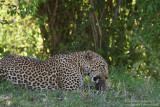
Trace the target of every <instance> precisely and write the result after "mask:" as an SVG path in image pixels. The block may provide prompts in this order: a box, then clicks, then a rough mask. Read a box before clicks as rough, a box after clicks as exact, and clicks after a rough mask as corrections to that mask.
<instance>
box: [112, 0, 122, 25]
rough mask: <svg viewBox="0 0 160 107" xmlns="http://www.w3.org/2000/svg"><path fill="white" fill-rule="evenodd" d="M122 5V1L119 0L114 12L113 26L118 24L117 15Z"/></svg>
mask: <svg viewBox="0 0 160 107" xmlns="http://www.w3.org/2000/svg"><path fill="white" fill-rule="evenodd" d="M120 3H121V0H118V3H117V5H116V7H115V11H114V18H113V23H112V25H113V24H114V23H115V22H116V17H117V14H118V12H119V7H120Z"/></svg>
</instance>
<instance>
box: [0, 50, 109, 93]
mask: <svg viewBox="0 0 160 107" xmlns="http://www.w3.org/2000/svg"><path fill="white" fill-rule="evenodd" d="M87 75H88V76H89V77H90V79H91V81H92V82H94V83H95V82H96V81H97V80H96V77H97V76H98V77H101V78H103V80H104V81H105V80H107V79H108V78H109V74H108V64H107V62H106V61H105V59H104V58H103V57H102V56H101V55H99V54H98V53H96V52H93V51H91V50H88V51H79V52H71V53H66V54H55V55H53V56H52V57H50V58H48V59H47V60H44V61H42V60H40V59H38V58H33V57H28V56H21V55H7V56H5V57H3V58H2V59H0V80H2V81H10V82H11V83H13V84H17V85H19V86H22V87H25V88H29V89H33V90H51V91H53V90H68V91H72V90H79V89H83V86H84V80H83V79H84V78H85V76H87Z"/></svg>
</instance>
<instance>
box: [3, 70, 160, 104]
mask: <svg viewBox="0 0 160 107" xmlns="http://www.w3.org/2000/svg"><path fill="white" fill-rule="evenodd" d="M124 71H126V70H125V69H122V68H115V67H112V68H110V79H109V80H108V81H107V83H108V86H109V87H110V88H112V89H113V90H114V92H112V91H106V92H104V93H96V92H95V91H92V90H91V91H88V92H83V91H80V90H79V91H73V92H67V91H53V92H51V91H40V90H35V91H33V90H29V89H23V88H21V87H19V86H17V85H13V84H12V83H10V82H4V81H0V107H6V106H13V107H18V106H20V107H95V106H96V107H106V106H107V107H110V106H116V107H124V106H127V107H128V106H136V107H139V106H145V107H147V106H157V107H158V106H160V83H158V82H155V81H154V80H151V79H148V78H146V79H144V78H141V79H140V78H133V76H132V75H131V74H126V73H124ZM61 96H63V97H62V98H61Z"/></svg>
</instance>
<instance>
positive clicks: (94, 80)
mask: <svg viewBox="0 0 160 107" xmlns="http://www.w3.org/2000/svg"><path fill="white" fill-rule="evenodd" d="M99 80H104V79H103V78H102V77H101V76H100V75H98V76H93V77H92V78H91V81H92V82H95V83H98V81H99Z"/></svg>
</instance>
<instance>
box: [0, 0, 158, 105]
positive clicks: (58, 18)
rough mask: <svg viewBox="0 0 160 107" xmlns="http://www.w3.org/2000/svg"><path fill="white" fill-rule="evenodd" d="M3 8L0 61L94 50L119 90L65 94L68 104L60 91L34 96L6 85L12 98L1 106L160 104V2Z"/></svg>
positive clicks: (92, 0)
mask: <svg viewBox="0 0 160 107" xmlns="http://www.w3.org/2000/svg"><path fill="white" fill-rule="evenodd" d="M0 8H1V10H0V58H2V57H4V56H6V55H8V54H19V55H23V56H33V57H37V58H39V59H41V60H45V59H47V58H48V57H51V56H52V55H54V54H57V53H66V52H67V53H68V52H73V51H82V50H93V51H96V52H97V53H99V54H101V55H102V56H103V57H104V58H105V59H106V61H107V62H108V64H109V66H110V80H109V84H110V85H109V86H110V87H112V88H113V89H114V90H115V93H114V94H108V93H109V92H106V93H104V94H98V95H97V94H94V93H93V92H88V93H85V94H84V92H73V93H71V92H65V95H66V98H67V99H66V100H57V96H58V93H59V92H55V93H52V92H40V91H34V92H32V91H31V90H26V89H21V88H19V87H17V86H14V85H11V84H10V83H8V82H3V83H2V82H1V83H0V96H2V97H6V96H12V97H13V99H12V100H7V101H5V102H4V101H1V99H0V104H8V101H11V105H13V106H16V105H17V104H19V105H22V106H23V105H27V104H28V106H30V105H37V106H38V105H40V104H42V105H52V104H55V105H56V106H63V104H64V105H68V106H69V105H71V104H72V103H73V104H75V105H81V106H83V105H89V104H91V105H95V104H96V105H97V106H104V105H105V104H108V105H110V104H111V105H112V104H113V105H122V106H123V105H126V103H127V104H128V103H129V104H132V101H140V102H141V101H142V102H141V103H139V102H138V104H146V102H145V101H149V104H150V103H151V102H152V103H154V104H159V102H158V100H159V91H158V89H160V87H159V80H160V78H159V77H160V72H159V70H160V11H159V10H160V1H159V0H1V1H0ZM75 95H76V96H75ZM81 95H82V96H83V95H84V96H83V97H80V96H81ZM16 96H19V97H16ZM95 96H98V97H95ZM75 97H76V98H75ZM43 99H45V101H43ZM53 99H55V100H53ZM75 99H76V101H74V100H75ZM86 99H87V100H86ZM97 99H99V100H97ZM96 101H99V102H96ZM128 101H129V102H128ZM130 101H131V102H130ZM150 101H151V102H150ZM159 101H160V100H159ZM37 102H38V103H37ZM60 102H61V103H60ZM58 104H60V105H58ZM103 104H104V105H103ZM133 104H137V102H136V103H133Z"/></svg>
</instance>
